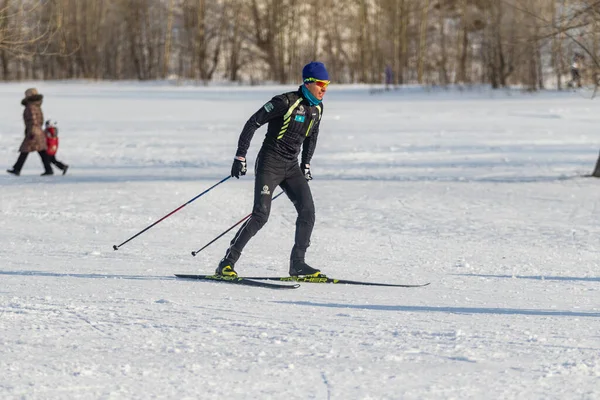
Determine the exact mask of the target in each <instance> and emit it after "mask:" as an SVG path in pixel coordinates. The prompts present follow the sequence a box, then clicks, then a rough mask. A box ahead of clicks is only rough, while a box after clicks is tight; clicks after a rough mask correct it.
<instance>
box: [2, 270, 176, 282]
mask: <svg viewBox="0 0 600 400" xmlns="http://www.w3.org/2000/svg"><path fill="white" fill-rule="evenodd" d="M0 275H16V276H49V277H55V278H84V279H134V280H142V281H174V280H176V278H175V277H170V276H147V275H115V274H67V273H58V272H42V271H0Z"/></svg>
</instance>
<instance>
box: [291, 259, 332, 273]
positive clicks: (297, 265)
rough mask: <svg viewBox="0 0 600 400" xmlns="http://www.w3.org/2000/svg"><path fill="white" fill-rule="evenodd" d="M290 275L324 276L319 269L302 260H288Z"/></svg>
mask: <svg viewBox="0 0 600 400" xmlns="http://www.w3.org/2000/svg"><path fill="white" fill-rule="evenodd" d="M290 276H313V277H317V276H324V275H321V271H320V270H318V269H315V268H313V267H311V266H310V265H308V264H307V263H305V262H304V261H302V260H290Z"/></svg>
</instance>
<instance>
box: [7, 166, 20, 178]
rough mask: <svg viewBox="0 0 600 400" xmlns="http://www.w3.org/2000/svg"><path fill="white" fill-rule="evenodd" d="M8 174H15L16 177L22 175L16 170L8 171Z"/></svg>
mask: <svg viewBox="0 0 600 400" xmlns="http://www.w3.org/2000/svg"><path fill="white" fill-rule="evenodd" d="M6 172H8V173H9V174H13V175H15V176H19V175H21V171H17V170H16V169H14V168H13V169H7V170H6Z"/></svg>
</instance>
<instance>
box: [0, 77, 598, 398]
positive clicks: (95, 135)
mask: <svg viewBox="0 0 600 400" xmlns="http://www.w3.org/2000/svg"><path fill="white" fill-rule="evenodd" d="M34 84H35V85H37V87H38V89H39V90H40V91H41V92H42V93H43V94H44V95H45V103H44V105H43V110H44V112H45V115H46V118H51V119H55V120H57V121H58V123H59V127H60V138H61V147H60V150H59V152H58V159H60V160H62V161H64V162H66V163H68V164H69V165H70V166H71V169H70V170H69V173H68V174H67V175H66V176H61V175H55V176H53V177H40V176H39V174H40V173H41V172H42V167H41V162H40V160H39V157H38V155H37V154H31V155H30V158H29V159H28V161H27V163H26V166H25V169H24V170H23V173H22V175H21V176H20V177H14V176H10V175H8V174H6V173H3V174H2V175H0V186H1V196H0V243H2V246H0V261H1V263H0V371H1V372H0V398H2V399H121V398H130V399H149V398H168V399H184V398H185V399H195V398H198V399H344V400H345V399H465V398H470V399H471V398H474V399H596V398H600V384H599V382H600V262H599V255H600V253H599V245H600V240H599V237H600V181H599V180H597V179H593V178H584V177H581V175H584V174H589V173H590V172H591V171H592V169H593V167H594V164H595V162H596V158H597V155H598V150H599V149H600V129H599V124H600V103H599V102H598V100H593V101H591V100H589V99H585V98H583V97H582V96H578V95H577V94H573V93H542V94H533V95H530V94H521V93H518V92H495V93H491V92H489V91H487V90H472V91H463V92H459V91H447V92H446V91H424V90H421V89H419V88H407V89H403V90H401V91H395V92H387V93H381V94H377V95H370V94H369V92H370V91H369V88H368V87H364V86H345V87H339V86H336V85H332V86H331V87H330V90H329V93H328V94H327V96H326V99H325V100H326V101H325V114H324V117H323V122H322V130H321V134H320V140H319V144H318V147H317V151H316V153H315V157H314V159H313V162H312V167H313V168H312V170H313V176H314V177H315V179H314V181H312V182H311V187H312V190H313V196H314V198H315V203H316V208H317V223H316V227H315V231H314V235H313V240H312V243H313V244H312V246H311V248H310V249H309V253H308V256H307V261H308V262H309V263H311V264H313V265H314V266H317V267H320V268H321V269H322V270H323V271H324V272H325V273H327V274H328V275H330V276H333V277H336V278H345V279H355V280H369V281H386V282H395V283H421V282H431V285H430V286H428V287H426V288H419V289H404V288H377V287H357V286H342V285H316V284H302V286H301V287H300V288H299V289H297V290H287V291H274V290H268V289H260V288H247V287H240V286H235V285H228V284H220V283H210V282H208V283H206V282H194V281H182V280H176V279H174V278H173V274H174V273H211V272H213V271H214V268H215V267H216V265H217V263H218V261H219V259H220V258H221V257H222V255H223V254H224V251H225V249H226V247H227V244H228V241H229V239H230V238H231V237H232V235H233V233H234V232H231V233H230V234H228V235H227V236H226V237H224V238H222V239H221V240H219V241H218V242H216V243H215V244H213V245H211V246H210V247H208V248H207V249H206V250H204V251H203V252H201V253H200V254H198V255H197V256H196V257H192V256H191V254H190V252H191V251H192V250H197V249H198V248H200V247H202V246H203V245H204V244H206V243H207V242H209V241H210V240H212V239H213V238H214V237H216V236H217V235H218V234H220V233H221V232H222V231H224V230H225V229H227V228H228V227H229V226H231V225H232V224H234V223H235V222H237V221H238V220H239V219H241V218H242V217H244V216H245V215H247V214H248V213H249V211H250V208H251V202H252V198H251V192H252V185H253V174H252V172H250V173H249V175H248V176H246V177H243V178H242V179H240V180H239V181H238V180H235V179H230V180H228V181H226V182H225V183H223V184H221V185H220V186H218V187H217V188H215V189H214V190H212V191H211V192H209V193H208V194H206V195H204V196H203V197H200V198H199V199H198V200H196V201H194V202H192V203H190V204H188V205H187V206H185V207H184V208H183V209H181V210H180V211H178V212H177V213H175V214H173V215H172V216H171V217H169V218H168V219H166V220H164V221H163V222H161V223H160V224H158V225H156V226H155V227H154V228H152V229H150V230H148V231H147V232H146V233H144V234H143V235H141V236H139V237H138V238H136V239H134V240H132V241H131V242H129V243H127V244H125V245H123V246H122V247H121V248H120V249H119V251H114V250H113V249H112V246H113V245H114V244H119V243H121V242H123V241H125V240H126V239H127V238H129V237H131V236H132V235H134V234H135V233H137V232H139V231H140V230H142V229H143V228H145V227H146V226H148V225H150V224H151V223H153V222H154V221H156V220H158V219H159V218H160V217H162V216H164V215H166V214H167V213H169V212H170V211H172V210H174V209H176V208H177V207H179V206H180V205H182V204H184V203H186V202H187V201H188V200H190V199H192V198H194V197H195V196H196V195H197V194H199V193H201V192H202V191H204V190H205V189H207V188H208V187H210V186H212V185H213V184H214V183H216V182H218V181H219V180H221V179H223V178H224V177H226V176H227V175H228V173H229V169H230V165H231V160H232V157H233V156H234V153H235V148H236V145H237V138H238V135H239V132H240V130H241V127H242V126H243V124H244V122H245V121H246V119H247V118H248V117H249V116H250V115H251V114H252V113H253V112H254V111H255V110H256V109H258V108H259V107H260V106H261V105H262V104H263V103H264V102H266V101H267V100H268V99H269V98H270V97H271V96H272V95H274V94H277V93H280V92H283V91H286V90H292V89H294V86H285V87H283V86H279V87H277V86H268V87H260V88H247V87H246V88H232V87H228V88H224V87H194V86H180V87H177V86H170V85H168V84H161V83H155V84H150V85H143V84H135V83H84V82H75V83H64V82H54V83H51V82H37V83H19V84H13V83H11V84H2V85H0V110H1V111H0V112H1V118H0V140H1V142H2V147H1V148H0V158H1V159H2V160H3V164H4V167H5V168H9V167H11V166H12V164H13V163H14V161H15V160H16V157H17V152H16V151H17V149H18V146H19V144H20V141H21V139H22V132H23V122H22V118H21V113H22V106H21V105H20V104H19V103H20V100H21V99H22V95H23V92H24V91H25V89H27V87H28V86H30V85H34ZM264 132H265V131H264V128H262V129H261V130H259V131H258V132H257V134H256V136H255V138H254V141H253V144H252V147H251V149H250V152H249V162H250V164H252V165H253V162H254V159H255V155H256V152H257V151H258V149H259V147H260V144H261V143H262V138H263V136H264ZM294 222H295V211H294V208H293V206H292V205H291V203H290V202H289V201H288V200H287V199H286V198H285V197H281V198H280V199H277V200H275V202H274V203H273V209H272V214H271V218H270V220H269V222H268V223H267V225H266V226H265V228H264V229H263V230H262V231H261V232H259V234H258V235H257V236H256V237H255V238H254V239H253V240H252V241H251V242H250V244H249V245H248V247H247V250H246V251H245V253H244V255H243V257H242V259H241V260H240V262H239V263H238V264H237V266H236V269H237V270H238V271H239V272H240V273H241V274H246V275H267V274H269V275H285V274H287V266H288V265H287V264H288V256H289V251H290V249H291V246H292V243H293V234H294Z"/></svg>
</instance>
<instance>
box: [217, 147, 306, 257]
mask: <svg viewBox="0 0 600 400" xmlns="http://www.w3.org/2000/svg"><path fill="white" fill-rule="evenodd" d="M255 175H256V177H255V181H254V206H253V208H252V215H251V216H250V218H249V219H248V220H247V221H246V222H245V223H244V224H243V225H242V227H241V228H240V230H239V231H238V232H237V233H236V235H235V237H234V238H233V240H232V241H231V243H230V247H229V249H228V250H227V253H226V254H225V259H226V260H228V261H230V262H231V263H235V262H236V261H237V260H238V259H239V258H240V255H241V253H242V250H243V249H244V247H245V246H246V244H247V243H248V241H249V240H250V239H251V238H252V237H253V236H254V235H256V233H257V232H258V231H259V230H260V229H261V228H262V227H263V226H264V225H265V224H266V223H267V220H268V219H269V214H270V212H271V200H272V198H273V192H274V191H275V189H276V188H277V186H280V187H281V188H282V189H283V191H284V192H285V194H286V195H287V196H288V198H289V199H290V200H291V201H292V203H293V204H294V207H296V211H297V212H298V217H297V219H296V235H295V240H294V247H293V248H292V253H291V255H290V260H292V261H295V260H301V261H304V255H305V253H306V249H307V248H308V246H310V236H311V235H312V231H313V227H314V225H315V205H314V202H313V198H312V194H311V192H310V188H309V186H308V181H307V180H306V178H305V177H304V175H303V174H302V171H301V170H300V165H299V164H298V162H297V161H285V160H282V159H280V158H278V157H277V156H275V155H272V154H269V153H268V152H263V151H261V152H259V154H258V158H257V160H256V167H255Z"/></svg>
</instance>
